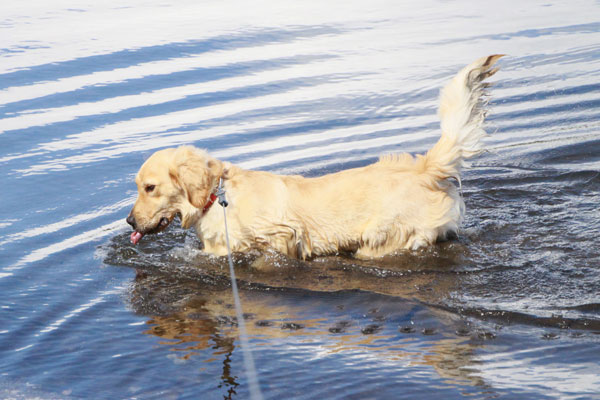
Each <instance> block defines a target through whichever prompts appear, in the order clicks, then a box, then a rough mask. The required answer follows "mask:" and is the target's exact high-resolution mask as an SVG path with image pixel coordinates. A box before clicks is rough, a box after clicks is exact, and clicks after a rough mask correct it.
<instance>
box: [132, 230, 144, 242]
mask: <svg viewBox="0 0 600 400" xmlns="http://www.w3.org/2000/svg"><path fill="white" fill-rule="evenodd" d="M142 236H144V234H143V233H140V232H138V231H133V233H132V234H131V243H133V244H138V242H139V241H140V239H141V238H142Z"/></svg>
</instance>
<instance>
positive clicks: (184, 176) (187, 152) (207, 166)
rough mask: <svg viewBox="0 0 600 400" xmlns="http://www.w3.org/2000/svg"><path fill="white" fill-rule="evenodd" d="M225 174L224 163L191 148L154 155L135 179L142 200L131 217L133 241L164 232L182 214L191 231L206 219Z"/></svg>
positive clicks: (139, 200) (139, 198) (179, 148)
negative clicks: (208, 205) (205, 211)
mask: <svg viewBox="0 0 600 400" xmlns="http://www.w3.org/2000/svg"><path fill="white" fill-rule="evenodd" d="M222 174H223V165H222V163H221V162H220V161H218V160H215V159H213V158H211V157H210V156H208V154H206V152H204V151H203V150H199V149H196V148H194V147H191V146H181V147H178V148H176V149H165V150H160V151H157V152H156V153H154V154H153V155H152V156H151V157H150V158H149V159H148V160H147V161H146V162H145V163H144V164H143V165H142V167H141V168H140V170H139V172H138V174H137V176H136V178H135V182H136V184H137V189H138V198H137V200H136V202H135V204H134V206H133V209H132V210H131V212H130V213H129V216H128V217H127V223H128V224H130V225H131V226H132V227H133V229H134V232H133V233H132V234H131V242H132V243H134V244H137V242H139V240H140V239H141V238H142V236H144V235H146V234H151V233H157V232H160V231H162V230H164V229H165V228H166V227H167V226H169V224H170V223H171V221H173V218H175V216H176V215H178V214H179V215H181V224H182V226H183V227H184V228H189V227H190V226H191V225H192V224H193V223H195V221H197V220H198V218H200V217H201V216H202V209H203V208H204V206H205V204H206V203H207V201H208V199H209V197H210V194H211V193H212V191H213V190H214V189H215V187H216V185H217V184H218V182H219V178H220V177H221V176H222Z"/></svg>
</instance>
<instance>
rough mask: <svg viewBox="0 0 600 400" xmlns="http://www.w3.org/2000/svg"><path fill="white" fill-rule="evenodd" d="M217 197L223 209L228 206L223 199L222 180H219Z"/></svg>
mask: <svg viewBox="0 0 600 400" xmlns="http://www.w3.org/2000/svg"><path fill="white" fill-rule="evenodd" d="M216 195H217V197H218V198H219V204H220V205H221V206H222V207H223V208H225V207H227V206H228V205H229V203H228V202H227V200H226V199H225V189H224V188H223V178H219V187H218V188H217V193H216Z"/></svg>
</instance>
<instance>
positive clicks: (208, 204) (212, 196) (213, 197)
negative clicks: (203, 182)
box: [202, 192, 218, 215]
mask: <svg viewBox="0 0 600 400" xmlns="http://www.w3.org/2000/svg"><path fill="white" fill-rule="evenodd" d="M217 199H218V197H217V195H216V194H215V192H212V193H211V194H210V197H209V198H208V201H207V202H206V204H205V205H204V208H203V209H202V215H204V214H206V213H207V212H208V210H209V209H210V207H212V205H213V204H215V200H217Z"/></svg>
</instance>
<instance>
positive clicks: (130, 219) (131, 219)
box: [125, 214, 135, 229]
mask: <svg viewBox="0 0 600 400" xmlns="http://www.w3.org/2000/svg"><path fill="white" fill-rule="evenodd" d="M125 221H127V223H128V224H129V225H131V227H132V228H133V229H135V218H134V217H133V214H129V216H128V217H127V219H126V220H125Z"/></svg>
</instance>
